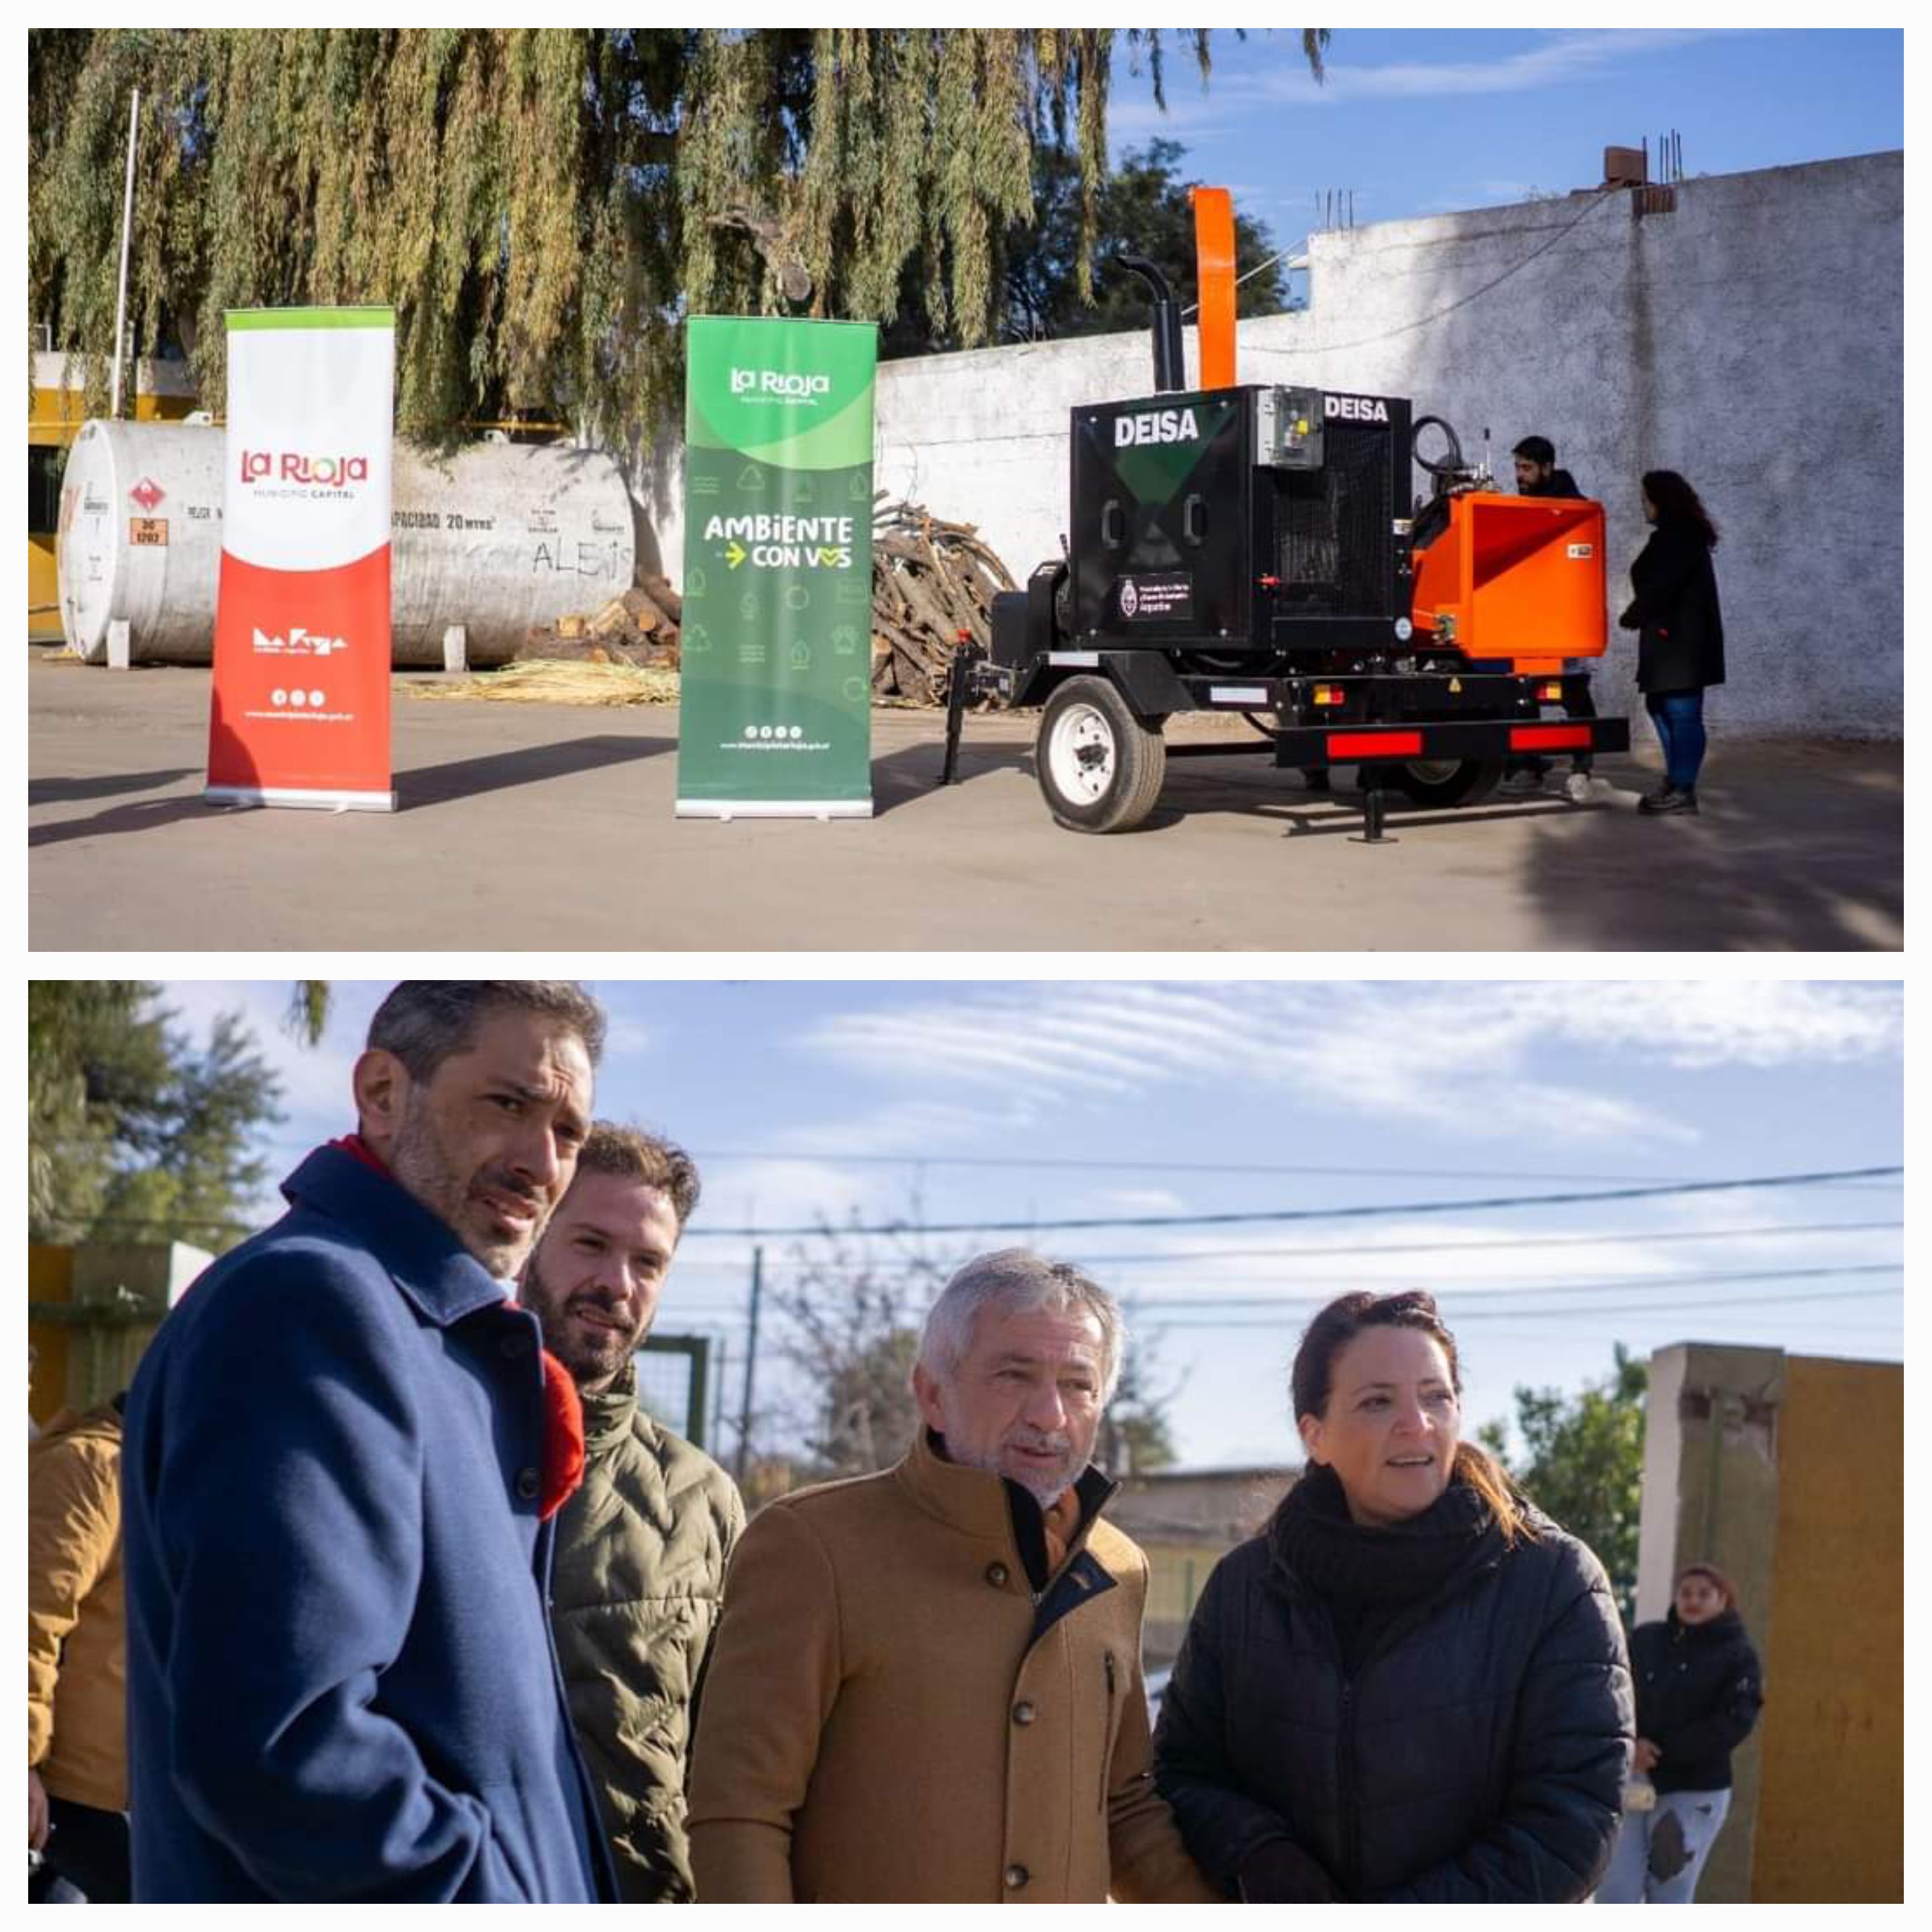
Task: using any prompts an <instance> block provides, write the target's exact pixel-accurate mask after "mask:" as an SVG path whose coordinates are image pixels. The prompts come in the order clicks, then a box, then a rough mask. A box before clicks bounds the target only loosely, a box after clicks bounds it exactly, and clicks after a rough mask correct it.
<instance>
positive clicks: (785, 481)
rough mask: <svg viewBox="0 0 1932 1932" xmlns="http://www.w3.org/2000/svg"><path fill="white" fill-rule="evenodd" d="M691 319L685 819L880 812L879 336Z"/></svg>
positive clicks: (681, 745) (844, 327) (838, 326)
mask: <svg viewBox="0 0 1932 1932" xmlns="http://www.w3.org/2000/svg"><path fill="white" fill-rule="evenodd" d="M685 327H686V332H687V335H688V343H687V356H686V366H687V376H686V384H685V463H684V621H683V627H682V655H681V661H682V676H681V684H682V694H681V698H680V706H679V724H678V747H677V810H678V813H679V816H680V817H730V816H733V815H736V814H747V815H756V814H766V815H770V816H778V815H783V814H796V815H799V816H817V817H869V816H870V815H871V810H872V772H871V748H872V710H871V701H872V682H871V669H872V622H871V618H872V375H873V370H874V365H875V364H876V362H877V354H878V332H877V330H876V329H874V327H873V326H872V325H871V323H851V322H791V321H784V320H775V319H764V320H744V319H739V318H733V317H724V316H696V317H692V319H691V321H690V322H689V323H687V324H686V326H685Z"/></svg>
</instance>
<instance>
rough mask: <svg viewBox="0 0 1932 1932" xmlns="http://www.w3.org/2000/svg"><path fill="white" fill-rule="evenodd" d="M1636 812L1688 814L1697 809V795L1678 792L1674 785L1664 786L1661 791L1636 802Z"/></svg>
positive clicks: (1689, 792)
mask: <svg viewBox="0 0 1932 1932" xmlns="http://www.w3.org/2000/svg"><path fill="white" fill-rule="evenodd" d="M1637 810H1638V811H1648V812H1653V813H1655V812H1667V811H1690V812H1694V811H1696V810H1697V793H1696V792H1694V791H1679V790H1678V789H1677V787H1676V786H1675V785H1666V786H1665V787H1664V789H1663V790H1661V791H1660V792H1657V793H1654V794H1653V795H1652V796H1650V797H1649V798H1643V799H1638V801H1637Z"/></svg>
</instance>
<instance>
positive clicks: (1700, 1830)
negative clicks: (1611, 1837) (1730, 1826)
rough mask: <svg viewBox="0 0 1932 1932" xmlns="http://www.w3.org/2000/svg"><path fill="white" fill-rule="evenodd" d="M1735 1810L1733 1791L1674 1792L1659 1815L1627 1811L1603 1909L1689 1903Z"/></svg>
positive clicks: (1600, 1898) (1600, 1897)
mask: <svg viewBox="0 0 1932 1932" xmlns="http://www.w3.org/2000/svg"><path fill="white" fill-rule="evenodd" d="M1730 1808H1731V1794H1730V1792H1728V1791H1669V1792H1664V1793H1660V1794H1659V1796H1658V1800H1657V1808H1656V1810H1655V1811H1626V1812H1625V1814H1624V1819H1623V1824H1622V1827H1621V1829H1619V1832H1618V1833H1617V1843H1616V1849H1615V1851H1613V1852H1612V1853H1611V1855H1610V1870H1608V1871H1607V1872H1606V1873H1604V1878H1603V1882H1602V1883H1601V1885H1598V1887H1597V1891H1596V1902H1597V1903H1598V1904H1599V1905H1688V1904H1689V1903H1691V1900H1692V1898H1693V1897H1694V1896H1695V1895H1696V1893H1697V1879H1698V1877H1699V1875H1700V1873H1702V1872H1703V1869H1704V1861H1705V1860H1706V1858H1709V1856H1710V1855H1711V1846H1712V1844H1713V1843H1715V1841H1716V1839H1717V1836H1718V1831H1719V1829H1721V1827H1722V1826H1723V1824H1724V1814H1725V1813H1726V1812H1727V1811H1730Z"/></svg>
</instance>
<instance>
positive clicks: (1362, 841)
mask: <svg viewBox="0 0 1932 1932" xmlns="http://www.w3.org/2000/svg"><path fill="white" fill-rule="evenodd" d="M1383 810H1384V807H1383V804H1382V773H1381V772H1380V771H1379V769H1377V768H1376V766H1373V765H1370V766H1365V767H1364V769H1363V772H1362V835H1361V838H1357V839H1355V840H1352V841H1351V842H1352V844H1357V845H1400V844H1401V843H1402V841H1401V840H1400V838H1386V837H1385V836H1384V835H1383V832H1382V814H1383Z"/></svg>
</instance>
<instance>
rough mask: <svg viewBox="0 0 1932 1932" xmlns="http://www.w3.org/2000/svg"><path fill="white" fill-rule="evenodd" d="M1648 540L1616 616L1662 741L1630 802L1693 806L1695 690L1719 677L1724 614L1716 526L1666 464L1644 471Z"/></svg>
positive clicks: (1700, 712) (1698, 754) (1700, 715)
mask: <svg viewBox="0 0 1932 1932" xmlns="http://www.w3.org/2000/svg"><path fill="white" fill-rule="evenodd" d="M1643 514H1644V516H1645V517H1646V520H1648V521H1649V523H1650V524H1651V525H1652V529H1651V533H1650V540H1649V542H1647V543H1646V544H1645V545H1644V547H1643V550H1641V551H1640V552H1639V553H1638V555H1637V561H1636V562H1634V564H1632V565H1631V590H1632V591H1633V592H1634V595H1633V596H1632V598H1631V601H1630V604H1629V606H1628V608H1627V609H1626V610H1625V612H1624V613H1623V615H1622V617H1620V618H1619V619H1618V622H1619V623H1620V624H1621V625H1622V626H1623V628H1625V630H1627V631H1637V632H1638V633H1640V635H1639V637H1638V640H1637V688H1639V689H1640V691H1643V700H1644V708H1645V709H1646V710H1647V711H1648V712H1649V713H1650V721H1651V722H1652V724H1654V725H1655V726H1656V727H1657V736H1658V742H1659V743H1661V745H1662V746H1663V747H1664V784H1663V786H1662V788H1661V790H1658V791H1656V792H1654V793H1652V794H1651V795H1650V796H1649V797H1648V798H1646V799H1644V800H1643V802H1642V803H1641V804H1640V805H1639V807H1638V809H1639V810H1640V811H1647V812H1673V811H1696V810H1697V773H1698V771H1699V769H1700V767H1701V766H1703V762H1704V748H1705V742H1706V739H1705V730H1704V694H1705V692H1706V691H1708V690H1709V688H1711V686H1712V685H1714V684H1722V683H1723V682H1724V614H1723V613H1722V611H1721V610H1720V609H1719V607H1718V574H1717V572H1716V571H1715V570H1714V569H1713V568H1712V565H1711V552H1712V550H1714V549H1715V547H1717V542H1718V527H1717V526H1716V525H1715V523H1712V520H1711V519H1710V517H1709V515H1707V514H1706V511H1705V508H1704V505H1703V504H1702V503H1701V502H1700V501H1699V500H1698V497H1697V491H1696V490H1694V489H1692V488H1691V486H1690V484H1688V483H1687V482H1685V480H1684V478H1682V476H1680V475H1678V473H1677V472H1676V470H1674V469H1650V470H1646V472H1644V478H1643Z"/></svg>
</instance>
